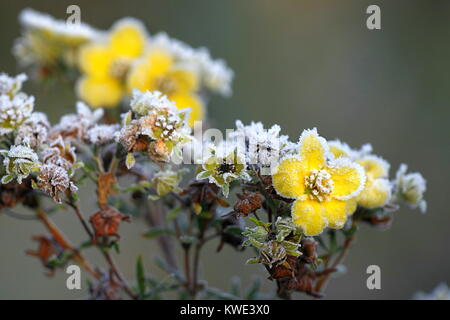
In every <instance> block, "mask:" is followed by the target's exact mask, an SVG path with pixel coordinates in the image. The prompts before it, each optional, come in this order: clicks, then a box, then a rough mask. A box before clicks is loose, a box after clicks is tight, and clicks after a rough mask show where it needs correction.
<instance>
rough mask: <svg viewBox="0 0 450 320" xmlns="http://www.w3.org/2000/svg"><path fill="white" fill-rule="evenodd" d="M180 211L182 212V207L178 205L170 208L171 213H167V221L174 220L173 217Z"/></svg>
mask: <svg viewBox="0 0 450 320" xmlns="http://www.w3.org/2000/svg"><path fill="white" fill-rule="evenodd" d="M180 212H181V207H176V208H175V209H172V210H170V211H169V213H168V214H167V217H166V222H169V221H172V220H173V219H175V218H176V217H177V216H178V214H179V213H180Z"/></svg>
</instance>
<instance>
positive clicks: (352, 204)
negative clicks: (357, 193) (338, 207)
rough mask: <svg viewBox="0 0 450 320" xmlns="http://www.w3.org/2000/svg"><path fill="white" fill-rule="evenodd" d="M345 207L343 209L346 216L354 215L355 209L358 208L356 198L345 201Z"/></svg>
mask: <svg viewBox="0 0 450 320" xmlns="http://www.w3.org/2000/svg"><path fill="white" fill-rule="evenodd" d="M346 203H347V205H346V207H345V212H346V214H347V216H351V215H352V214H354V213H355V211H356V209H357V207H358V202H357V201H356V198H352V199H350V200H347V201H346Z"/></svg>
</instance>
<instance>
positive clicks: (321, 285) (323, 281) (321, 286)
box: [315, 237, 354, 292]
mask: <svg viewBox="0 0 450 320" xmlns="http://www.w3.org/2000/svg"><path fill="white" fill-rule="evenodd" d="M353 240H354V237H350V238H346V239H345V242H344V245H343V247H342V250H341V252H340V254H339V256H338V257H337V258H336V260H334V262H333V264H332V265H331V267H330V269H335V268H336V267H337V266H338V265H339V264H340V263H341V262H342V261H343V260H344V258H345V257H346V255H347V253H348V249H349V248H350V244H351V242H352V241H353ZM330 275H331V273H328V274H325V275H323V276H322V277H321V278H320V279H319V280H318V281H317V284H316V287H315V291H316V292H323V291H324V290H325V288H326V286H327V284H328V281H329V279H330Z"/></svg>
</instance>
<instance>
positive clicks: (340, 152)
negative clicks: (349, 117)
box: [328, 140, 354, 159]
mask: <svg viewBox="0 0 450 320" xmlns="http://www.w3.org/2000/svg"><path fill="white" fill-rule="evenodd" d="M328 146H329V148H330V152H331V153H332V154H333V156H334V158H335V159H337V158H341V157H345V158H350V159H352V157H353V154H354V151H353V150H352V149H351V148H350V147H349V146H348V144H346V143H345V142H341V141H340V140H333V141H328Z"/></svg>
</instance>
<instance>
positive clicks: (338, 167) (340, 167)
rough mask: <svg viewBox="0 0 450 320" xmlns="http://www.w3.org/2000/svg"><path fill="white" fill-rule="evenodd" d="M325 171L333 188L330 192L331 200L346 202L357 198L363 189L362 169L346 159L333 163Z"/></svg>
mask: <svg viewBox="0 0 450 320" xmlns="http://www.w3.org/2000/svg"><path fill="white" fill-rule="evenodd" d="M327 170H328V171H329V172H330V174H331V180H333V183H334V187H333V191H332V192H331V196H332V197H333V198H336V199H339V200H348V199H351V198H353V197H355V196H357V195H358V194H359V193H360V192H361V191H362V189H363V188H364V182H365V179H366V176H365V173H364V169H363V168H362V167H361V166H360V165H358V164H357V163H355V162H352V161H350V160H349V159H348V158H339V159H336V160H335V161H333V162H332V163H331V164H330V165H329V167H328V168H327Z"/></svg>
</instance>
